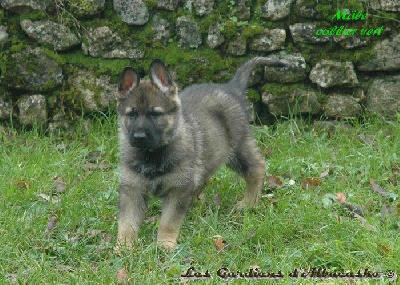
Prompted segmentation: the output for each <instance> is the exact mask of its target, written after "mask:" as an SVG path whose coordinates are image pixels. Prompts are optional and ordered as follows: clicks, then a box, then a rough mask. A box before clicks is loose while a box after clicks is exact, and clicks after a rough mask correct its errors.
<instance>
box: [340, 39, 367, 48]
mask: <svg viewBox="0 0 400 285" xmlns="http://www.w3.org/2000/svg"><path fill="white" fill-rule="evenodd" d="M343 37H344V38H343ZM333 39H334V40H335V42H339V44H340V46H341V47H342V48H345V49H354V48H358V47H362V46H367V45H368V40H367V39H365V38H359V37H356V36H351V37H349V36H342V37H334V38H333Z"/></svg>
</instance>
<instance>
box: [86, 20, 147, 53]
mask: <svg viewBox="0 0 400 285" xmlns="http://www.w3.org/2000/svg"><path fill="white" fill-rule="evenodd" d="M139 45H140V44H139V42H136V41H130V40H123V39H121V37H120V36H119V35H118V34H117V33H114V32H113V31H111V29H110V28H109V27H107V26H104V27H99V28H95V29H88V30H87V32H86V33H85V34H84V36H83V44H82V49H83V52H84V53H85V54H87V55H90V56H93V57H103V58H130V59H142V58H143V57H144V51H143V50H142V49H141V48H140V47H139Z"/></svg>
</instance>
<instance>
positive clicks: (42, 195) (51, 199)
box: [38, 193, 60, 204]
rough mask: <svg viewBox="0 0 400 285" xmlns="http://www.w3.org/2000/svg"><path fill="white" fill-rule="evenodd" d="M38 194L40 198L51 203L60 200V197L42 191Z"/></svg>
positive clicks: (56, 202)
mask: <svg viewBox="0 0 400 285" xmlns="http://www.w3.org/2000/svg"><path fill="white" fill-rule="evenodd" d="M38 195H39V197H41V198H43V199H45V200H46V201H49V202H51V203H53V204H58V203H59V202H60V199H58V198H56V197H53V196H49V195H47V194H44V193H39V194H38Z"/></svg>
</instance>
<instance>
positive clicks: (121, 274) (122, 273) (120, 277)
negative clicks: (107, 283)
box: [117, 268, 128, 284]
mask: <svg viewBox="0 0 400 285" xmlns="http://www.w3.org/2000/svg"><path fill="white" fill-rule="evenodd" d="M127 281H128V270H126V269H125V268H122V269H120V270H118V271H117V282H118V284H124V283H125V282H127Z"/></svg>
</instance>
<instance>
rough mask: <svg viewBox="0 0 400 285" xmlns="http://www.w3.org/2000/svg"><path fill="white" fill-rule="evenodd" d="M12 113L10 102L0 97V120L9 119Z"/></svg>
mask: <svg viewBox="0 0 400 285" xmlns="http://www.w3.org/2000/svg"><path fill="white" fill-rule="evenodd" d="M12 113H13V107H12V102H11V100H6V99H5V98H2V97H0V120H6V119H10V116H11V114H12Z"/></svg>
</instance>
